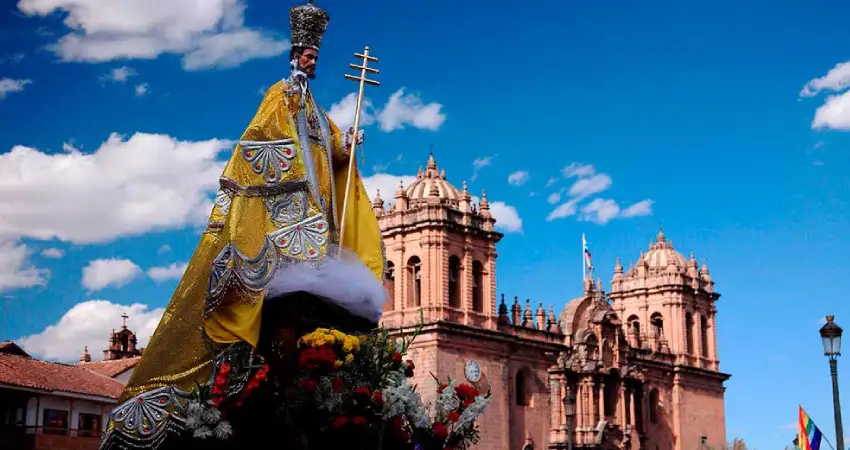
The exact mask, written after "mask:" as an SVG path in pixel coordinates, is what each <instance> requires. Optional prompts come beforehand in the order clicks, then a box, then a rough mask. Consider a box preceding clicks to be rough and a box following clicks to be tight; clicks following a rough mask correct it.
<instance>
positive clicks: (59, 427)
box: [41, 408, 68, 434]
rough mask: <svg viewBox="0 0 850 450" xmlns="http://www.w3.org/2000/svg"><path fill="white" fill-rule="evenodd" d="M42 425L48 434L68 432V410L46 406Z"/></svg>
mask: <svg viewBox="0 0 850 450" xmlns="http://www.w3.org/2000/svg"><path fill="white" fill-rule="evenodd" d="M41 426H42V427H44V432H45V433H47V434H68V411H61V410H58V409H47V408H45V409H44V413H43V416H42V419H41Z"/></svg>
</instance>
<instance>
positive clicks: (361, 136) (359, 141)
mask: <svg viewBox="0 0 850 450" xmlns="http://www.w3.org/2000/svg"><path fill="white" fill-rule="evenodd" d="M353 138H354V127H351V128H349V129H348V131H346V132H345V140H344V141H345V142H344V144H345V151H346V152H348V151H349V150H350V149H351V140H352V139H353ZM364 140H366V134H365V133H363V130H358V131H357V140H356V143H357V145H361V144H363V141H364Z"/></svg>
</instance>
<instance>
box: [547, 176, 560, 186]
mask: <svg viewBox="0 0 850 450" xmlns="http://www.w3.org/2000/svg"><path fill="white" fill-rule="evenodd" d="M557 182H558V179H557V178H555V177H552V178H549V179H548V180H546V187H550V186H552V185H553V184H555V183H557Z"/></svg>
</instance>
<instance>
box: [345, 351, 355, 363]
mask: <svg viewBox="0 0 850 450" xmlns="http://www.w3.org/2000/svg"><path fill="white" fill-rule="evenodd" d="M352 362H354V355H352V354H351V353H349V354H347V355H345V364H351V363H352Z"/></svg>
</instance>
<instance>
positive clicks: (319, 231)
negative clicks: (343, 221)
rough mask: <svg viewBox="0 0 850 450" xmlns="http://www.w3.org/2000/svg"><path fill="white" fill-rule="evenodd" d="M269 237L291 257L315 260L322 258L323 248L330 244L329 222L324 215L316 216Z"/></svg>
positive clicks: (276, 231)
mask: <svg viewBox="0 0 850 450" xmlns="http://www.w3.org/2000/svg"><path fill="white" fill-rule="evenodd" d="M268 236H269V237H270V238H271V239H272V241H273V242H274V244H275V245H276V246H278V247H279V248H280V249H281V250H284V251H285V252H287V253H288V254H289V255H290V256H295V257H301V256H303V257H305V258H308V259H314V258H318V257H319V256H321V247H322V245H324V244H326V243H327V242H328V221H327V220H325V218H324V216H323V215H321V214H316V215H315V216H312V217H309V218H307V219H306V220H303V221H301V222H298V223H294V224H292V225H289V226H286V227H284V228H281V229H279V230H275V231H272V232H271V233H269V235H268Z"/></svg>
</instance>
